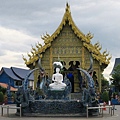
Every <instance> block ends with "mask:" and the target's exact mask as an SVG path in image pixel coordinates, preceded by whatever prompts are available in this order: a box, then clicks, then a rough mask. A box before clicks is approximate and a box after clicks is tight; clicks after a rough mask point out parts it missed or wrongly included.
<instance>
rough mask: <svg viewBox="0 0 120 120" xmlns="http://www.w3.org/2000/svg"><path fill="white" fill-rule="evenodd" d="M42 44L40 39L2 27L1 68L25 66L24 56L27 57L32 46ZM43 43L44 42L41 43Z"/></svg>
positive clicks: (0, 31)
mask: <svg viewBox="0 0 120 120" xmlns="http://www.w3.org/2000/svg"><path fill="white" fill-rule="evenodd" d="M38 41H39V42H40V40H39V39H38V38H35V37H32V36H29V35H27V34H26V33H25V32H24V33H23V32H21V31H18V30H13V29H8V28H4V27H0V46H1V50H2V51H1V53H0V67H4V66H9V67H10V66H24V61H23V59H22V54H23V55H27V51H28V52H29V51H30V50H31V48H32V47H31V45H33V46H34V45H35V43H37V42H38ZM41 43H42V41H41Z"/></svg>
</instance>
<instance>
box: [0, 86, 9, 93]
mask: <svg viewBox="0 0 120 120" xmlns="http://www.w3.org/2000/svg"><path fill="white" fill-rule="evenodd" d="M6 90H7V89H6V88H3V87H1V86H0V92H2V93H3V94H5V93H6Z"/></svg>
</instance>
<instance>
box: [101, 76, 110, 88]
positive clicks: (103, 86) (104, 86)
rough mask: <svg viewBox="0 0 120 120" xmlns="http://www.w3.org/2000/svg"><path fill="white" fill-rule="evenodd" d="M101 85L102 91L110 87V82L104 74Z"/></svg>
mask: <svg viewBox="0 0 120 120" xmlns="http://www.w3.org/2000/svg"><path fill="white" fill-rule="evenodd" d="M101 85H102V90H104V89H108V87H109V82H108V81H107V79H106V78H105V77H104V76H103V74H101Z"/></svg>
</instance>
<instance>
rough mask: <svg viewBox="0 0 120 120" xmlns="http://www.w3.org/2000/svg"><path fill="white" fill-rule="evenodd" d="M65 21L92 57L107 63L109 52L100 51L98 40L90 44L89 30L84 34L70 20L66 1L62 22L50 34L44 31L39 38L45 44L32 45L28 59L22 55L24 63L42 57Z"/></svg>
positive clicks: (32, 62) (91, 36) (30, 62)
mask: <svg viewBox="0 0 120 120" xmlns="http://www.w3.org/2000/svg"><path fill="white" fill-rule="evenodd" d="M66 22H68V24H69V25H70V26H71V28H72V30H73V32H74V34H75V35H76V36H77V37H78V38H79V39H80V40H81V41H82V42H83V46H84V47H86V48H87V49H88V50H89V52H91V53H92V56H93V58H94V59H96V60H97V61H98V62H99V63H100V65H102V64H105V65H108V64H109V62H110V59H111V56H110V57H108V56H109V53H107V51H104V52H103V53H102V54H101V53H100V50H101V49H102V47H101V46H100V44H99V43H98V42H97V43H96V44H95V45H92V44H91V39H92V38H93V35H92V34H91V33H90V32H89V33H88V34H87V35H85V34H83V33H82V32H81V31H80V30H79V29H78V28H77V26H76V25H75V23H74V21H73V20H72V16H71V11H70V6H69V5H68V3H67V4H66V9H65V13H64V16H63V19H62V22H61V23H60V25H59V27H58V28H57V30H56V31H55V32H54V33H53V34H52V35H49V34H48V33H46V35H44V36H41V38H42V39H43V40H44V44H45V45H43V46H42V45H41V44H40V43H38V44H36V48H33V47H32V50H31V54H28V57H29V60H27V59H26V58H25V57H24V56H23V60H24V61H25V64H26V65H27V66H29V65H30V64H34V63H35V62H36V61H37V60H38V55H39V54H40V55H41V57H42V53H43V52H45V50H46V49H47V48H49V47H50V46H51V42H52V41H54V39H55V38H56V37H57V36H58V35H59V34H60V32H61V30H62V29H63V27H64V26H65V24H66Z"/></svg>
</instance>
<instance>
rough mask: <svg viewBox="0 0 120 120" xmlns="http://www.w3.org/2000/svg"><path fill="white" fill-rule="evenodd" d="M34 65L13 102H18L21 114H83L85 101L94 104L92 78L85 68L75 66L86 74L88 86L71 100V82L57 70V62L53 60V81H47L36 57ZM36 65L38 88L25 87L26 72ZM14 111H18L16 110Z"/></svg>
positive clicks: (58, 63) (93, 111)
mask: <svg viewBox="0 0 120 120" xmlns="http://www.w3.org/2000/svg"><path fill="white" fill-rule="evenodd" d="M38 65H39V68H35V69H33V70H31V71H30V72H29V73H28V75H27V76H26V78H25V80H24V84H23V86H22V87H20V88H19V89H18V91H17V93H16V104H17V106H20V104H21V106H22V115H23V116H59V115H60V116H62V115H64V116H65V115H67V116H75V115H77V116H83V115H86V105H88V106H97V101H96V94H95V88H94V81H93V79H92V77H91V76H90V74H89V73H88V72H87V71H86V70H83V69H82V68H77V69H78V70H80V71H82V72H83V73H84V74H85V75H86V78H87V82H88V87H87V88H83V90H82V92H83V93H82V98H81V99H77V100H76V99H75V100H74V99H70V98H69V94H70V93H71V89H72V86H71V82H70V81H69V79H68V78H67V77H66V76H65V77H64V78H63V75H62V74H60V73H59V71H60V70H61V69H62V64H61V62H54V63H53V65H54V68H55V69H56V73H55V74H53V76H52V81H53V83H51V82H50V81H51V80H50V78H47V77H46V75H45V70H44V69H43V68H42V66H41V59H40V58H39V61H38ZM38 69H39V70H40V73H41V74H42V82H41V84H40V89H39V92H38V91H37V90H32V89H30V88H28V78H29V76H30V75H31V74H32V73H33V72H34V71H35V70H38ZM39 93H41V94H39ZM89 113H90V114H94V113H98V110H95V109H94V110H89ZM16 114H19V110H17V113H16Z"/></svg>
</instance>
